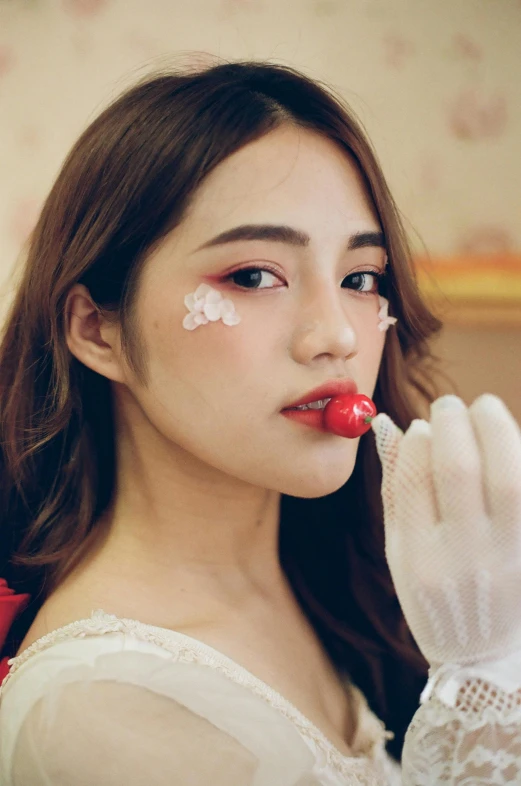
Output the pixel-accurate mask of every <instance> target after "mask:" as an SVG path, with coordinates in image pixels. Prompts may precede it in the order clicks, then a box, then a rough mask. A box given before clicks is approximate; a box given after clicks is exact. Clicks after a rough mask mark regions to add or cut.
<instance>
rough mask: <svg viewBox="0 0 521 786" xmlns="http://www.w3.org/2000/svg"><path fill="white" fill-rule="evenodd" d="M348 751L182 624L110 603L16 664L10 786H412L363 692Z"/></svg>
mask: <svg viewBox="0 0 521 786" xmlns="http://www.w3.org/2000/svg"><path fill="white" fill-rule="evenodd" d="M346 689H347V690H349V691H350V692H351V694H352V698H353V706H354V708H355V711H356V717H357V727H356V733H355V736H354V739H353V741H352V745H351V748H352V752H353V755H352V756H345V755H343V754H342V753H340V751H338V750H337V749H336V748H335V747H334V745H333V744H332V743H331V742H330V741H329V740H328V739H327V738H326V737H325V736H324V734H322V732H321V731H320V730H319V729H318V728H316V726H314V725H313V724H312V723H311V722H310V721H309V720H308V719H307V718H305V717H304V716H303V715H302V714H301V713H300V712H299V711H298V710H297V709H296V708H295V707H294V706H293V705H292V704H290V702H288V701H287V700H286V699H284V698H283V697H282V696H281V695H280V694H279V693H277V692H275V691H274V690H272V689H271V688H270V687H269V686H268V685H266V684H265V683H264V682H262V681H261V680H259V679H258V678H256V677H255V676H254V675H253V674H251V673H250V672H248V671H247V670H246V669H244V668H242V667H241V666H239V665H238V664H236V663H235V662H234V661H232V660H231V659H230V658H228V657H226V656H224V655H223V654H222V653H220V652H218V651H217V650H215V649H213V648H212V647H210V646H208V645H206V644H204V643H202V642H201V641H199V640H197V639H193V638H191V637H189V636H186V635H184V634H181V633H177V632H175V631H171V630H167V629H165V628H159V627H155V626H152V625H147V624H144V623H140V622H138V621H136V620H128V619H121V618H118V617H116V616H114V615H111V614H106V613H105V612H103V611H101V610H99V611H96V612H94V613H93V614H92V616H91V617H90V618H89V619H86V620H79V621H77V622H73V623H71V624H70V625H67V626H65V627H63V628H60V629H58V630H55V631H53V632H52V633H50V634H48V635H47V636H44V637H43V638H41V639H39V640H38V641H36V642H35V643H34V644H32V645H31V646H30V647H29V648H27V649H26V650H25V651H24V652H23V653H22V654H21V655H19V656H18V657H17V658H14V659H12V660H11V661H10V672H9V674H8V676H7V677H6V678H5V680H4V682H3V684H2V688H1V690H0V783H1V784H2V786H123V784H124V786H341V785H342V786H383V785H386V786H387V785H390V784H393V785H394V784H399V783H400V782H401V779H400V770H399V768H398V766H397V765H396V764H395V763H394V762H393V761H392V760H391V759H390V758H389V757H388V756H387V754H386V752H385V742H386V739H387V738H388V737H389V734H388V733H387V732H386V731H385V729H384V727H383V724H382V723H381V722H380V721H379V720H378V719H377V718H376V717H375V716H374V715H373V714H372V713H371V712H370V710H369V709H368V707H367V703H366V702H365V699H364V698H363V696H362V694H361V693H360V692H359V691H358V690H357V689H356V688H354V687H353V686H349V685H347V686H346Z"/></svg>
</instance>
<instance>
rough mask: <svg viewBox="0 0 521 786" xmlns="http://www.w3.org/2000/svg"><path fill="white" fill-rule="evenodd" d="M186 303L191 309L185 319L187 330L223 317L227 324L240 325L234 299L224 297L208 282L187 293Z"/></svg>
mask: <svg viewBox="0 0 521 786" xmlns="http://www.w3.org/2000/svg"><path fill="white" fill-rule="evenodd" d="M184 304H185V306H186V307H187V309H188V311H189V313H188V314H187V315H186V316H185V318H184V319H183V327H184V328H186V330H195V329H196V328H197V327H199V325H207V324H208V322H217V321H218V320H219V319H222V321H223V322H224V324H225V325H238V324H239V322H240V321H241V318H240V317H239V316H238V315H237V314H236V313H235V306H234V304H233V303H232V301H231V300H227V299H225V298H223V296H222V295H221V293H220V292H219V291H218V290H217V289H214V288H213V287H210V286H208V284H200V286H198V287H197V289H196V290H195V292H192V293H191V294H189V295H186V297H185V299H184Z"/></svg>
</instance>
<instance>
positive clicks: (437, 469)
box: [372, 394, 521, 666]
mask: <svg viewBox="0 0 521 786" xmlns="http://www.w3.org/2000/svg"><path fill="white" fill-rule="evenodd" d="M372 427H373V429H374V432H375V434H376V443H377V449H378V454H379V456H380V459H381V462H382V467H383V483H382V497H383V503H384V513H385V540H386V556H387V561H388V563H389V568H390V571H391V575H392V578H393V581H394V584H395V587H396V591H397V594H398V598H399V601H400V604H401V606H402V609H403V612H404V615H405V618H406V620H407V622H408V624H409V627H410V628H411V631H412V633H413V635H414V637H415V639H416V641H417V643H418V646H419V647H420V649H421V651H422V652H423V654H424V656H425V657H426V659H427V660H428V662H429V663H430V664H431V666H439V665H441V664H446V663H453V664H473V663H479V662H482V661H490V660H497V659H499V658H503V657H505V656H507V655H508V654H509V653H513V652H517V651H521V432H520V429H519V426H518V424H517V423H516V421H515V420H514V418H513V417H512V415H511V414H510V412H509V411H508V410H507V408H506V407H505V405H504V404H503V402H502V401H501V400H500V399H499V398H497V397H496V396H493V395H490V394H485V395H483V396H480V397H479V398H478V399H476V401H474V403H473V404H472V406H470V407H469V408H467V407H466V406H465V404H464V403H463V401H461V399H459V398H457V397H456V396H443V397H441V398H439V399H438V400H437V401H436V402H434V404H433V405H432V407H431V422H430V423H427V422H426V421H424V420H414V421H413V422H412V423H411V425H410V427H409V429H408V430H407V432H406V433H405V434H403V432H402V431H401V430H400V429H398V428H397V426H396V425H395V424H394V423H393V422H392V420H391V419H390V418H389V417H388V416H387V415H385V414H380V415H378V416H377V417H376V418H375V419H374V420H373V423H372Z"/></svg>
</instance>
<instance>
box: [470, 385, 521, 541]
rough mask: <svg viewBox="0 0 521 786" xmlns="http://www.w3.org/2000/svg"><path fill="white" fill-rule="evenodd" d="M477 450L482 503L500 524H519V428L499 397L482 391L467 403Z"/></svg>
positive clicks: (520, 484) (520, 480) (520, 496)
mask: <svg viewBox="0 0 521 786" xmlns="http://www.w3.org/2000/svg"><path fill="white" fill-rule="evenodd" d="M469 414H470V417H471V420H472V425H473V427H474V431H475V433H476V438H477V442H478V445H479V448H480V451H481V461H482V465H483V481H484V494H485V504H486V507H487V511H488V514H489V516H490V517H491V518H492V519H493V520H494V521H497V522H498V524H500V525H501V524H502V525H503V526H505V527H506V526H512V525H515V526H517V527H519V528H521V430H520V428H519V425H518V423H517V421H516V420H515V419H514V417H513V416H512V414H511V413H510V412H509V410H508V409H507V407H506V406H505V404H504V403H503V401H501V399H500V398H498V397H497V396H493V395H492V394H490V393H485V394H484V395H483V396H480V397H479V398H477V399H476V400H475V401H474V403H473V404H472V405H471V406H470V407H469Z"/></svg>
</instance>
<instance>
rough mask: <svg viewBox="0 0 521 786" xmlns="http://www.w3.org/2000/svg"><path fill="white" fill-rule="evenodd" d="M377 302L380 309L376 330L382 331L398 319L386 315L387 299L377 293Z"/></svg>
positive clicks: (387, 308)
mask: <svg viewBox="0 0 521 786" xmlns="http://www.w3.org/2000/svg"><path fill="white" fill-rule="evenodd" d="M378 302H379V304H380V310H379V312H378V330H381V331H384V330H387V328H388V327H389V325H395V324H396V322H397V321H398V320H397V319H396V317H390V316H388V310H389V301H388V300H387V299H386V298H384V297H382V296H381V295H378Z"/></svg>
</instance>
